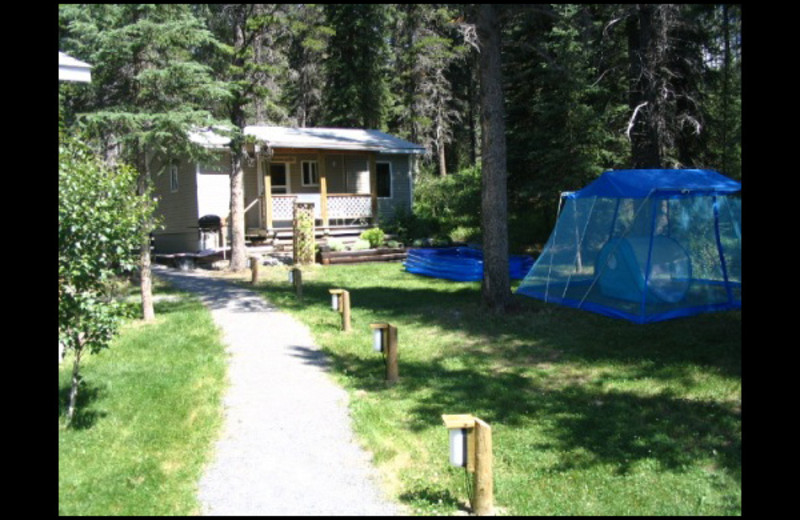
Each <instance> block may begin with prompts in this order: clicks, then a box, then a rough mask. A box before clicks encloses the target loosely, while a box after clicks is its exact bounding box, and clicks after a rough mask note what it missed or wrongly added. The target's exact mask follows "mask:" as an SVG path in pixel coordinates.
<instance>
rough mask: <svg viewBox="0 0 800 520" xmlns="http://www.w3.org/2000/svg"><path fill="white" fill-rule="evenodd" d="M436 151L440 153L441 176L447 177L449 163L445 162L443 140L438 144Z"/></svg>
mask: <svg viewBox="0 0 800 520" xmlns="http://www.w3.org/2000/svg"><path fill="white" fill-rule="evenodd" d="M436 150H437V151H438V152H439V175H441V176H442V177H444V176H446V175H447V161H445V153H444V152H445V150H444V142H443V141H442V140H439V142H438V143H437V145H436Z"/></svg>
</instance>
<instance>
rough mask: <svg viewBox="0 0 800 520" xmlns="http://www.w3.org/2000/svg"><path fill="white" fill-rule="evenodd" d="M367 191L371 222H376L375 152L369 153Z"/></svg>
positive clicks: (375, 223) (376, 176) (376, 179)
mask: <svg viewBox="0 0 800 520" xmlns="http://www.w3.org/2000/svg"><path fill="white" fill-rule="evenodd" d="M369 193H370V198H371V201H370V203H371V207H372V224H373V226H376V225H377V222H378V172H377V169H376V168H375V152H370V154H369Z"/></svg>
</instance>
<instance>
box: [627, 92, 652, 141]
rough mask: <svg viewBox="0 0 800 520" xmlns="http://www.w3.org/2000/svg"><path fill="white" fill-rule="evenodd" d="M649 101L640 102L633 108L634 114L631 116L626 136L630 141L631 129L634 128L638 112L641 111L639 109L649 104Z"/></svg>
mask: <svg viewBox="0 0 800 520" xmlns="http://www.w3.org/2000/svg"><path fill="white" fill-rule="evenodd" d="M647 103H648V101H645V102H644V103H642V104H640V105H639V106H637V107H636V108H635V109H634V110H633V115H632V116H631V118H630V120H629V121H628V128H627V129H626V130H625V136H626V137H627V138H628V141H630V140H631V130H632V129H633V125H634V123H635V122H636V114H638V113H639V110H641V109H642V108H644V107H645V106H647Z"/></svg>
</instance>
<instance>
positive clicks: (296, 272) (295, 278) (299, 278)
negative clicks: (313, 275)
mask: <svg viewBox="0 0 800 520" xmlns="http://www.w3.org/2000/svg"><path fill="white" fill-rule="evenodd" d="M292 283H293V284H294V292H295V296H297V299H298V300H300V301H303V271H301V270H300V269H299V268H297V267H294V268H292Z"/></svg>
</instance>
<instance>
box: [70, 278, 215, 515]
mask: <svg viewBox="0 0 800 520" xmlns="http://www.w3.org/2000/svg"><path fill="white" fill-rule="evenodd" d="M164 292H165V291H163V290H159V291H158V293H159V294H163V293H164ZM174 296H176V297H177V299H176V300H170V301H163V302H160V303H156V315H157V320H156V323H154V324H152V325H143V324H142V323H141V322H139V321H132V322H130V323H128V324H127V325H126V326H125V327H124V328H123V329H122V332H121V334H120V335H119V336H118V337H117V338H116V339H115V340H114V342H113V344H112V345H111V347H110V349H108V350H106V351H103V352H101V353H100V354H98V355H93V356H92V355H90V356H86V357H85V358H84V362H83V363H82V366H83V369H82V375H83V378H84V381H83V383H82V386H81V389H80V393H79V408H78V411H77V413H76V416H75V419H74V425H75V426H74V428H70V429H65V428H64V427H63V424H64V413H65V409H66V402H67V395H68V393H69V381H70V373H71V368H72V359H71V357H70V356H68V357H67V358H66V359H65V361H64V362H63V364H62V365H61V366H60V367H59V435H58V456H59V457H58V468H59V471H58V511H59V515H69V516H72V515H76V516H77V515H98V516H105V515H115V516H116V515H131V516H142V515H148V516H149V515H191V514H198V513H199V508H198V504H197V500H196V489H197V482H198V480H199V478H200V474H201V471H202V467H203V464H204V463H205V462H206V461H207V460H208V457H209V455H210V449H211V447H212V444H213V441H214V440H215V439H216V437H217V433H218V431H219V427H220V426H221V420H222V415H221V410H222V408H221V396H222V391H223V389H224V383H225V354H224V351H223V347H222V345H221V343H220V336H219V332H218V331H217V329H216V328H215V327H214V324H213V322H212V321H211V316H210V314H209V313H208V311H207V310H205V308H204V307H203V306H202V305H201V304H200V303H199V302H198V301H197V300H194V299H190V298H189V297H187V296H185V295H183V296H182V295H174Z"/></svg>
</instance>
